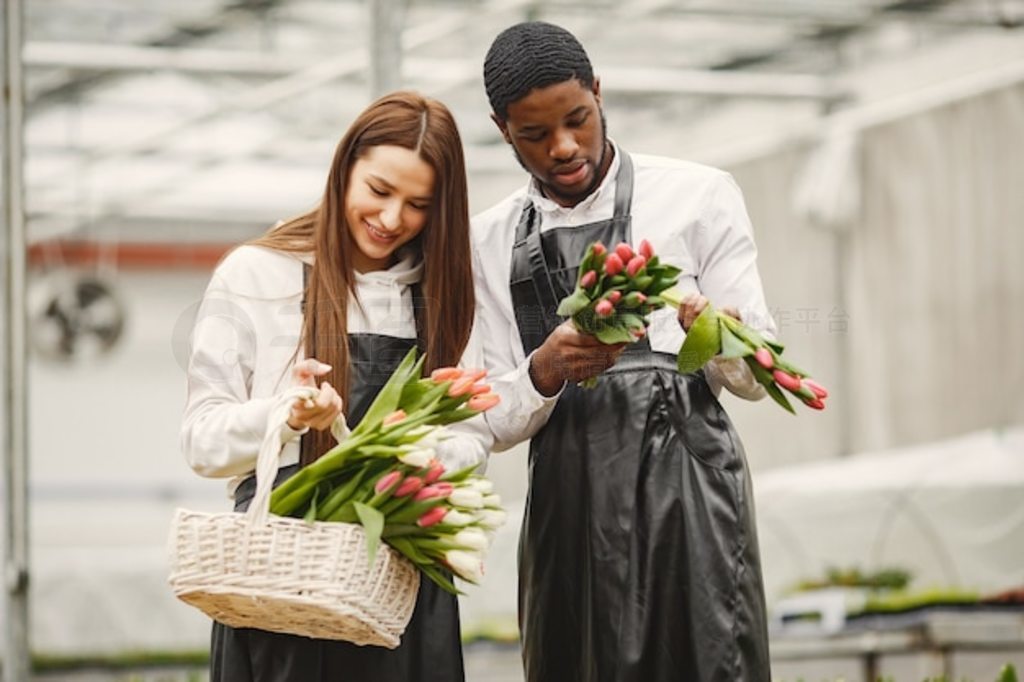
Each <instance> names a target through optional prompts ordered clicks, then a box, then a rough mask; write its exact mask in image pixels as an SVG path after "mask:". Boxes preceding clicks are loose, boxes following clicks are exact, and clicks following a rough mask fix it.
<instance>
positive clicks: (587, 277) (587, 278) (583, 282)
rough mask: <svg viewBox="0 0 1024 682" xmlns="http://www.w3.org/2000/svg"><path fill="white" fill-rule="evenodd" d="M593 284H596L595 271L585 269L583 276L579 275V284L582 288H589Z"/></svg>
mask: <svg viewBox="0 0 1024 682" xmlns="http://www.w3.org/2000/svg"><path fill="white" fill-rule="evenodd" d="M595 284H597V273H596V272H594V271H593V270H587V271H586V272H585V273H583V276H582V277H580V286H581V287H583V288H584V289H589V288H590V287H592V286H594V285H595Z"/></svg>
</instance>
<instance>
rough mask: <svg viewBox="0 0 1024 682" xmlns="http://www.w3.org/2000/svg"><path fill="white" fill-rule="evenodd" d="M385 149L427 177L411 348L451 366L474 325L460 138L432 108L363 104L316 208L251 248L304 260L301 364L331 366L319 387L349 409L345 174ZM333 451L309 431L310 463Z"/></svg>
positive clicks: (413, 101)
mask: <svg viewBox="0 0 1024 682" xmlns="http://www.w3.org/2000/svg"><path fill="white" fill-rule="evenodd" d="M380 145H393V146H398V147H404V148H406V149H410V150H412V151H414V152H416V153H418V154H419V156H420V158H421V159H423V160H424V161H425V162H426V163H428V164H429V165H430V166H431V167H432V168H433V169H434V192H433V196H432V198H431V202H430V210H429V214H428V216H427V222H426V224H425V225H424V228H423V231H422V232H421V233H420V235H419V236H418V237H417V239H415V240H414V241H413V242H411V243H412V244H418V245H419V247H420V249H421V256H422V259H423V279H422V282H421V286H422V296H423V299H424V300H423V301H422V306H423V307H421V308H420V309H419V310H418V311H417V312H418V316H419V325H418V326H419V327H420V341H421V343H422V344H423V345H424V348H423V352H424V355H425V356H426V358H425V362H424V368H425V370H426V371H427V372H429V371H431V370H433V369H436V368H438V367H444V366H448V365H454V364H456V363H457V362H458V360H459V358H460V357H461V355H462V352H463V350H464V349H465V347H466V343H467V341H468V340H469V333H470V328H471V327H472V324H473V309H474V305H475V299H474V296H473V274H472V269H471V265H470V241H469V197H468V191H467V187H466V164H465V159H464V157H463V151H462V140H461V138H460V136H459V131H458V127H457V126H456V124H455V119H454V118H453V117H452V115H451V112H450V111H449V110H448V108H447V107H445V105H443V104H442V103H441V102H439V101H437V100H434V99H431V98H429V97H424V96H423V95H420V94H418V93H414V92H395V93H391V94H389V95H385V96H384V97H382V98H380V99H378V100H377V101H376V102H374V103H373V104H371V105H370V106H369V107H367V109H366V110H365V111H363V113H362V114H360V115H359V117H358V118H357V119H356V120H355V121H354V122H353V123H352V125H351V126H350V127H349V129H348V132H346V133H345V136H344V137H343V138H342V140H341V142H340V143H338V147H337V149H336V150H335V152H334V160H333V162H332V163H331V170H330V174H329V175H328V177H327V188H326V190H325V191H324V196H323V199H322V200H321V201H320V204H319V205H318V206H317V207H316V208H314V209H313V210H312V211H309V212H308V213H305V214H303V215H300V216H297V217H295V218H292V219H291V220H288V221H286V222H284V223H282V224H281V225H278V226H277V227H275V228H273V229H272V230H270V231H269V232H268V233H267V234H266V235H264V236H262V237H260V238H258V239H256V240H254V241H252V242H251V243H252V244H256V245H258V246H264V247H267V248H271V249H276V250H279V251H286V252H292V253H310V252H311V253H312V254H313V268H312V272H311V276H310V277H309V282H308V284H307V287H306V292H305V294H306V296H305V300H306V307H305V316H304V318H303V327H302V339H303V341H302V343H303V344H304V349H305V352H306V355H307V356H308V357H316V359H317V360H320V361H321V362H326V363H327V364H329V365H331V366H332V370H331V371H330V373H329V374H328V376H325V377H321V379H320V380H321V381H323V380H325V379H326V380H328V381H330V383H331V385H332V386H334V387H335V388H336V389H337V390H338V393H339V394H341V396H342V398H343V399H344V400H345V405H346V409H347V406H348V394H349V390H348V389H349V347H348V325H347V321H348V307H349V303H350V301H349V298H350V294H351V295H353V296H354V288H353V287H354V282H355V277H354V274H353V266H352V252H353V250H354V249H356V248H358V247H357V246H356V244H355V242H354V241H353V240H352V236H351V233H350V232H349V228H348V225H347V224H346V220H345V214H346V211H345V195H346V190H347V188H348V183H349V178H350V176H351V172H352V166H353V165H354V164H355V162H356V161H357V160H358V159H360V158H362V157H363V156H365V155H366V154H367V153H368V152H369V150H370V149H371V148H373V147H377V146H380ZM332 445H333V439H332V437H331V436H330V434H329V433H328V432H327V431H315V432H313V448H312V450H313V453H314V454H313V456H314V458H315V457H316V456H319V455H320V454H323V453H324V452H326V451H327V450H328V449H329V448H330V447H331V446H332Z"/></svg>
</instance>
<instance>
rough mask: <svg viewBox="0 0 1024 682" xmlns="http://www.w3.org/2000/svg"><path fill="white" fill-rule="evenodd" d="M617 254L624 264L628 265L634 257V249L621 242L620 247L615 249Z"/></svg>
mask: <svg viewBox="0 0 1024 682" xmlns="http://www.w3.org/2000/svg"><path fill="white" fill-rule="evenodd" d="M615 253H617V254H618V255H619V258H621V259H622V262H623V263H628V262H629V259H630V258H632V257H633V247H631V246H630V245H629V244H627V243H626V242H619V245H618V246H616V247H615Z"/></svg>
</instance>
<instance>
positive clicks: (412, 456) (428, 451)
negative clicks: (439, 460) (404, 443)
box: [398, 446, 436, 469]
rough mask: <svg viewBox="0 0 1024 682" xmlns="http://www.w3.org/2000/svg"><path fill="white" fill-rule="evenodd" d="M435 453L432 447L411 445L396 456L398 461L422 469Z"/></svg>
mask: <svg viewBox="0 0 1024 682" xmlns="http://www.w3.org/2000/svg"><path fill="white" fill-rule="evenodd" d="M435 454H436V453H435V452H434V449H433V448H423V447H415V446H412V447H411V448H410V449H409V450H406V451H405V452H403V453H402V454H400V455H399V456H398V461H399V462H401V463H402V464H408V465H409V466H411V467H416V468H417V469H422V468H423V467H425V466H427V465H428V464H430V462H431V460H433V459H434V456H435Z"/></svg>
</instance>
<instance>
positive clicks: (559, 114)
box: [492, 78, 611, 206]
mask: <svg viewBox="0 0 1024 682" xmlns="http://www.w3.org/2000/svg"><path fill="white" fill-rule="evenodd" d="M492 118H493V119H494V122H495V123H496V124H497V125H498V128H499V129H500V130H501V134H502V136H504V138H505V141H506V142H508V143H509V144H510V145H512V149H513V151H514V152H515V155H516V158H517V159H518V160H519V163H520V164H522V166H523V168H525V169H526V171H527V172H528V173H530V174H531V175H532V176H533V177H535V178H536V179H537V182H538V183H540V186H541V188H542V189H543V191H544V194H545V195H546V196H548V197H549V198H551V199H553V200H554V201H556V202H558V203H559V204H560V205H562V206H575V205H576V204H578V203H579V202H580V201H582V200H583V199H584V198H586V196H587V195H588V194H590V193H591V192H592V191H593V190H594V188H595V187H597V185H598V184H599V183H600V182H601V180H602V178H604V175H605V173H606V172H607V171H608V165H609V162H610V161H611V158H610V156H609V155H608V154H606V148H607V146H608V145H607V137H606V135H605V125H604V116H603V114H602V111H601V91H600V83H599V82H598V81H597V80H595V81H594V87H593V89H588V88H587V87H585V86H584V85H583V84H582V83H581V82H580V81H579V80H577V79H575V78H573V79H571V80H568V81H563V82H561V83H556V84H554V85H549V86H547V87H545V88H536V89H534V90H531V91H530V93H529V94H528V95H526V96H525V97H523V98H522V99H520V100H518V101H516V102H514V103H512V104H510V105H509V106H508V119H507V120H505V121H501V120H500V119H498V118H497V117H496V116H493V115H492Z"/></svg>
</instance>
